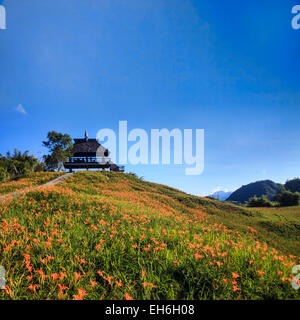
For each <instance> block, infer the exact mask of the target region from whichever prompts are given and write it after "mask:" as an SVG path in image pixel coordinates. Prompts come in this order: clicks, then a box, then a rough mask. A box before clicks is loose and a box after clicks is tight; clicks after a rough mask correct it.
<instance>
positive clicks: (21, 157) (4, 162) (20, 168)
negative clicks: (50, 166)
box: [0, 149, 44, 181]
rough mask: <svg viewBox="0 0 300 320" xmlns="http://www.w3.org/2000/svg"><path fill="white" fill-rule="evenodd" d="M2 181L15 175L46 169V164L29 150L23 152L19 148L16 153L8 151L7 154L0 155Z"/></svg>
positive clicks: (0, 176)
mask: <svg viewBox="0 0 300 320" xmlns="http://www.w3.org/2000/svg"><path fill="white" fill-rule="evenodd" d="M0 169H1V173H0V181H6V180H9V179H13V178H15V177H20V176H24V175H27V174H29V173H31V172H38V171H43V170H44V164H43V163H41V162H40V161H39V160H38V159H37V158H36V157H35V156H33V155H30V154H29V151H25V152H24V153H22V152H21V151H19V150H18V149H15V150H14V153H13V154H12V153H10V152H9V151H8V152H7V154H6V156H2V155H1V157H0Z"/></svg>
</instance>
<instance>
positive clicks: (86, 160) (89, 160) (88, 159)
mask: <svg viewBox="0 0 300 320" xmlns="http://www.w3.org/2000/svg"><path fill="white" fill-rule="evenodd" d="M110 162H111V158H108V157H69V158H68V163H100V164H106V163H110Z"/></svg>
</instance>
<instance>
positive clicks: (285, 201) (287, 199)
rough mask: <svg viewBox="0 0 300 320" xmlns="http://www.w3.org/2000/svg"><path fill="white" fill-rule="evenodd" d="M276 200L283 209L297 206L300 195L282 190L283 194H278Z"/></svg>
mask: <svg viewBox="0 0 300 320" xmlns="http://www.w3.org/2000/svg"><path fill="white" fill-rule="evenodd" d="M276 200H277V201H278V202H279V205H280V206H281V207H289V206H297V205H298V204H299V200H300V193H298V192H291V191H287V190H281V192H280V193H278V194H277V196H276Z"/></svg>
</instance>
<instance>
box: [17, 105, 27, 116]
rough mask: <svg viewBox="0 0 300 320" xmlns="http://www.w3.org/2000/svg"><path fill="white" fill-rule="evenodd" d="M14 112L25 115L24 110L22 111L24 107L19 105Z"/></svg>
mask: <svg viewBox="0 0 300 320" xmlns="http://www.w3.org/2000/svg"><path fill="white" fill-rule="evenodd" d="M16 111H17V112H19V113H22V114H27V112H26V110H25V109H24V107H23V106H22V105H21V104H19V105H18V106H17V108H16Z"/></svg>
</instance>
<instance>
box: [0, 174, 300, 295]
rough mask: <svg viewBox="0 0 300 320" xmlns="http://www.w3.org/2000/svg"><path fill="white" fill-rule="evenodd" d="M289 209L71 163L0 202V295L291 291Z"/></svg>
mask: <svg viewBox="0 0 300 320" xmlns="http://www.w3.org/2000/svg"><path fill="white" fill-rule="evenodd" d="M268 210H270V209H268ZM274 210H276V209H274ZM289 210H292V209H289ZM293 210H294V211H291V212H290V211H289V212H287V211H286V212H284V211H280V212H278V211H274V218H273V213H272V212H271V211H262V210H258V209H256V210H249V209H244V208H241V207H237V206H233V205H230V204H226V203H222V202H218V201H214V200H209V199H204V198H199V197H195V196H191V195H187V194H185V193H183V192H180V191H178V190H175V189H173V188H170V187H167V186H163V185H158V184H154V183H148V182H145V181H143V180H141V179H137V178H136V177H134V176H132V175H129V174H120V173H113V172H105V173H99V172H94V173H93V172H87V173H76V174H74V175H73V176H71V177H70V178H69V179H68V180H66V181H65V182H63V183H62V184H60V185H57V186H55V187H51V188H48V189H44V190H35V191H31V192H29V193H27V194H26V195H23V196H22V197H20V198H18V199H15V200H10V201H9V202H5V203H2V204H0V214H1V229H0V252H1V255H0V265H3V266H5V267H6V270H7V277H8V281H7V287H6V290H5V291H4V290H2V291H0V299H131V298H133V299H299V298H300V292H299V290H298V291H296V290H294V289H293V288H292V286H291V283H290V282H291V279H292V277H293V275H292V274H291V268H292V266H294V265H296V264H299V258H298V257H296V254H297V255H298V250H299V249H298V247H300V246H299V237H298V236H297V232H296V229H297V228H298V227H299V224H300V222H299V215H297V210H298V208H294V209H293ZM298 212H299V211H298ZM274 226H277V227H278V228H277V227H276V228H274ZM293 228H295V229H293ZM291 230H293V233H292V237H294V242H295V243H293V241H290V235H291ZM270 244H271V245H270ZM291 254H294V255H291Z"/></svg>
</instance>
